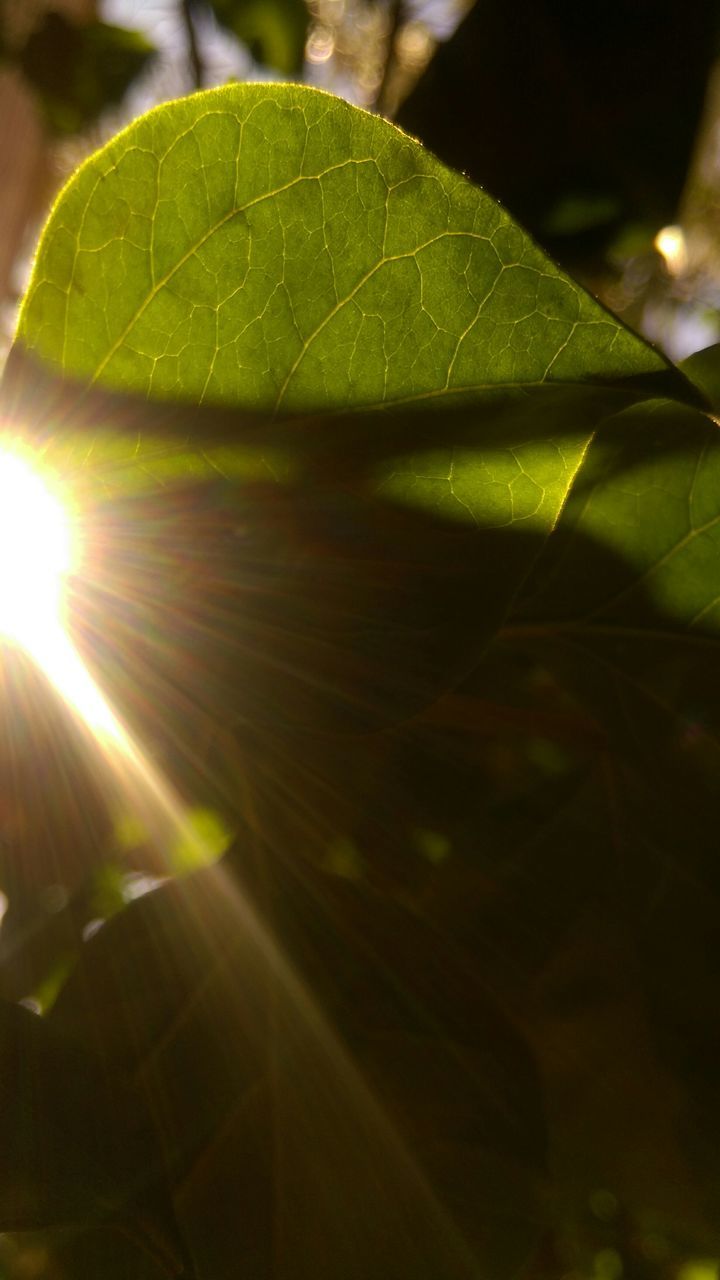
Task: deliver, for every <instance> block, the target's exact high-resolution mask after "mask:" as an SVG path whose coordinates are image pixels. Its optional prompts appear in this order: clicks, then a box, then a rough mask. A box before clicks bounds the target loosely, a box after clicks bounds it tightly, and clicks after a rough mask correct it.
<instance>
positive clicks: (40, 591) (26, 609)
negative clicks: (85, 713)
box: [0, 450, 73, 648]
mask: <svg viewBox="0 0 720 1280" xmlns="http://www.w3.org/2000/svg"><path fill="white" fill-rule="evenodd" d="M72 567H73V538H72V529H71V521H70V518H69V514H68V512H67V511H66V509H65V507H64V504H63V502H62V500H61V499H60V497H59V495H57V494H56V493H54V492H53V491H52V490H51V488H50V487H49V486H48V485H47V484H46V483H45V481H44V479H43V477H42V475H41V474H40V472H39V471H37V470H35V469H34V468H33V467H32V466H31V465H30V463H29V462H28V461H27V460H26V459H25V458H24V457H23V456H22V454H21V453H19V452H11V451H10V450H3V451H2V452H0V638H1V639H3V640H5V641H10V642H15V643H17V644H20V645H22V646H23V648H29V647H30V646H32V644H33V643H34V642H36V641H37V640H38V638H39V637H40V636H42V635H43V634H44V633H46V632H47V629H48V627H50V628H51V629H52V627H53V625H57V623H58V620H59V618H60V616H61V613H62V603H63V588H64V582H65V579H66V577H67V575H68V573H69V572H70V571H71V569H72Z"/></svg>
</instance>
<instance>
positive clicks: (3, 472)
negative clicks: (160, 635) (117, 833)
mask: <svg viewBox="0 0 720 1280" xmlns="http://www.w3.org/2000/svg"><path fill="white" fill-rule="evenodd" d="M75 528H76V521H75V520H74V518H73V510H72V504H71V503H70V502H69V501H68V499H67V498H66V497H64V495H63V494H62V493H61V490H60V487H59V486H58V485H57V484H56V483H53V481H52V479H51V478H50V477H46V476H45V475H44V474H43V472H42V470H41V468H40V467H39V466H38V465H37V462H36V460H35V459H34V458H32V457H31V455H29V454H28V453H27V452H26V451H23V449H22V448H21V447H20V446H17V447H11V448H5V449H3V450H2V451H0V643H4V644H6V645H13V646H17V647H19V648H21V649H23V650H24V651H25V652H26V653H27V654H28V656H29V657H30V658H31V659H32V660H33V662H35V663H36V665H37V666H38V667H39V668H40V670H41V671H42V672H43V673H44V674H45V676H46V678H47V679H48V680H49V682H50V683H51V685H52V686H53V687H54V689H55V690H56V692H57V693H58V694H59V695H60V697H61V698H62V699H63V701H64V702H65V703H66V705H67V706H68V707H69V708H70V710H71V711H72V712H73V714H74V715H75V716H76V717H77V718H78V720H79V721H80V723H81V724H82V726H83V727H84V729H85V730H86V731H87V732H88V733H89V734H90V735H91V738H92V742H93V744H94V746H95V747H97V748H99V749H100V751H101V753H102V756H103V758H104V760H105V763H106V765H107V767H108V770H109V772H110V774H111V775H112V778H113V781H114V783H115V785H116V787H117V789H118V791H119V793H120V795H121V797H122V798H123V800H124V801H125V802H129V803H130V804H131V805H132V807H133V808H134V809H135V810H136V812H137V813H138V816H139V817H141V819H142V822H143V824H144V826H145V829H146V830H147V831H148V832H149V834H150V835H151V836H152V837H153V838H154V840H155V841H156V842H157V844H158V845H159V847H160V849H163V848H164V849H168V848H170V847H172V846H173V845H174V844H175V843H176V842H177V839H178V836H179V835H181V836H182V838H183V840H184V841H185V842H188V841H193V840H198V837H197V836H195V835H194V833H193V829H192V824H190V823H189V822H188V820H187V816H186V813H185V810H184V807H183V805H182V804H181V802H180V801H179V799H178V798H177V797H176V796H175V795H174V793H173V791H172V788H171V787H170V786H169V785H168V784H167V783H166V782H165V780H164V779H163V778H162V775H161V774H160V773H159V771H158V770H156V769H155V767H154V766H153V764H152V762H151V761H150V760H149V759H148V758H147V756H146V755H145V754H144V753H143V752H142V751H141V750H140V748H139V747H138V746H137V744H136V743H135V742H134V741H133V739H132V737H131V735H130V733H129V732H128V730H127V729H126V728H125V726H124V725H123V724H122V722H121V720H120V719H119V717H118V716H117V715H116V713H115V711H114V710H113V708H112V706H111V704H110V702H109V701H108V699H107V698H106V697H105V695H104V694H103V692H102V691H101V689H100V688H99V686H98V684H97V683H96V681H95V680H94V678H93V676H92V674H91V672H90V671H89V669H88V667H87V666H86V664H85V662H84V661H83V658H82V656H81V655H80V653H79V652H78V650H77V648H76V647H75V645H74V644H73V642H72V640H71V638H70V635H69V633H68V630H67V627H66V625H65V614H66V599H65V595H66V584H67V579H68V578H69V576H70V574H71V573H73V572H76V571H77V570H78V566H79V563H80V560H81V548H80V547H79V546H78V545H77V539H76V537H75V535H74V530H75Z"/></svg>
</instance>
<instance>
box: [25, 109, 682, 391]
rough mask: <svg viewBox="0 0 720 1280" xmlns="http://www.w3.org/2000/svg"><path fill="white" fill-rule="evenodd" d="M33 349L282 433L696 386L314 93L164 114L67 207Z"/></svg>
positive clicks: (29, 339) (439, 175) (31, 302)
mask: <svg viewBox="0 0 720 1280" xmlns="http://www.w3.org/2000/svg"><path fill="white" fill-rule="evenodd" d="M18 337H19V340H20V341H21V342H22V343H23V344H24V345H25V347H26V348H27V349H28V350H30V351H32V352H34V353H35V354H36V355H37V356H39V357H40V358H42V359H43V360H46V361H48V362H50V363H51V364H52V365H54V366H55V367H56V368H57V369H58V370H61V371H62V372H65V373H68V374H73V375H75V376H77V377H81V378H84V379H90V380H93V381H95V380H100V381H102V382H103V383H105V384H106V385H110V386H115V387H120V388H124V389H126V390H132V391H137V392H140V393H143V394H149V395H152V396H160V397H162V396H165V397H168V396H169V397H174V398H176V399H185V400H190V401H192V402H193V403H196V404H197V403H202V402H205V401H207V402H210V403H213V404H222V403H225V404H232V405H234V406H237V407H240V406H243V407H247V408H253V409H267V410H271V411H273V412H275V413H278V412H280V411H282V412H301V411H308V410H311V411H318V410H322V409H348V408H353V409H356V408H359V407H370V406H387V405H397V404H399V403H401V402H403V403H407V402H413V403H423V402H429V401H432V402H436V401H439V402H446V403H450V402H451V401H452V400H453V398H456V397H458V396H461V397H462V398H463V399H464V400H465V401H466V402H467V401H468V400H474V399H478V400H482V399H483V397H485V396H487V395H490V396H492V395H493V393H494V394H495V396H497V392H498V390H499V389H501V388H504V387H508V386H511V387H516V388H519V387H528V388H530V387H536V386H538V385H541V386H555V385H567V384H568V383H582V384H585V385H587V384H598V383H599V384H601V385H606V384H608V383H612V382H613V381H615V382H617V381H618V380H619V381H621V382H624V381H626V380H628V379H635V380H645V381H650V382H652V381H653V380H659V382H660V383H667V386H668V389H669V390H671V391H672V389H673V388H675V390H676V392H677V393H678V394H682V382H681V380H680V379H679V378H678V376H677V375H673V374H672V373H671V372H670V368H669V366H668V365H667V363H666V361H665V360H664V359H663V358H662V357H661V356H660V355H659V354H657V353H656V352H654V351H652V350H651V349H650V348H649V347H648V346H647V345H646V344H645V343H644V342H642V341H641V340H640V339H639V338H637V337H636V336H635V335H633V334H631V333H630V332H629V331H628V330H627V329H625V328H624V327H623V325H622V324H620V322H619V321H617V320H616V319H614V317H612V316H611V315H610V314H609V313H608V312H606V311H605V310H604V309H603V308H602V307H600V306H599V304H598V303H596V302H594V301H593V299H592V298H590V297H589V296H588V294H586V293H585V292H584V291H583V290H582V289H581V288H580V287H579V286H578V285H576V284H574V283H573V282H572V281H571V280H570V279H568V277H566V276H564V275H563V274H562V273H561V272H559V271H558V270H557V269H556V268H555V267H554V266H553V265H552V263H550V262H549V261H548V259H547V258H546V257H545V256H544V255H543V254H542V253H541V252H540V250H539V249H537V247H536V246H535V245H534V244H533V243H532V241H531V240H530V239H529V237H528V236H527V235H525V234H524V233H523V232H522V231H521V230H520V228H519V227H517V226H516V225H515V224H514V223H513V222H512V220H511V219H510V217H509V216H508V215H507V214H506V213H504V212H503V210H502V209H500V208H499V206H498V205H497V204H496V203H495V202H494V201H493V200H492V199H491V198H490V196H488V195H486V194H485V193H483V192H482V191H479V190H478V189H477V188H475V187H473V186H471V185H470V183H468V182H466V181H465V180H464V179H463V178H461V177H460V176H459V175H458V174H454V173H452V172H451V171H450V170H448V169H445V168H444V167H443V166H442V165H440V164H439V163H438V162H437V161H436V160H434V159H433V158H432V156H430V155H428V154H427V153H426V152H424V151H423V150H422V149H421V147H420V146H419V145H418V144H417V143H415V142H413V141H412V140H411V139H409V138H407V137H405V136H404V135H403V134H402V133H400V132H399V131H398V130H397V129H395V128H394V127H393V126H392V125H390V124H388V123H387V122H385V121H384V120H380V119H377V118H374V117H372V116H370V115H368V114H366V113H365V112H362V111H360V110H358V109H357V108H353V107H351V106H348V105H347V104H346V103H343V102H341V101H339V100H337V99H334V98H331V97H329V96H327V95H326V94H323V93H320V92H318V91H317V90H313V89H307V88H303V87H300V86H296V85H295V86H291V85H273V86H265V85H242V86H240V85H233V86H229V87H227V88H224V89H218V90H213V91H211V92H209V93H205V94H198V95H196V96H193V97H190V98H187V99H184V100H182V101H179V102H175V103H171V104H169V105H167V106H164V107H161V108H159V109H157V110H155V111H153V112H151V113H150V114H149V115H147V116H145V117H144V118H143V119H141V120H139V121H138V122H136V123H135V124H133V125H131V126H130V128H129V129H127V130H125V132H124V133H122V134H120V135H119V136H118V137H117V138H116V139H114V140H113V141H112V142H111V143H109V144H108V146H106V147H104V148H103V149H102V150H101V151H99V152H98V153H97V154H96V155H94V156H93V157H91V159H90V160H89V161H88V162H87V163H86V164H85V165H84V166H83V167H82V168H81V169H80V170H79V172H78V173H77V174H76V175H75V177H74V178H73V179H72V180H71V182H70V183H69V184H68V186H67V187H66V188H65V191H64V192H63V193H62V194H61V196H60V198H59V199H58V201H57V204H56V205H55V208H54V210H53V213H52V215H51V217H50V220H49V222H48V224H47V227H46V229H45V232H44V235H43V237H42V240H41V243H40V247H39V250H38V255H37V259H36V262H35V267H34V271H33V275H32V279H31V281H30V285H29V288H28V292H27V295H26V298H25V302H24V304H23V308H22V312H21V316H20V322H19V328H18Z"/></svg>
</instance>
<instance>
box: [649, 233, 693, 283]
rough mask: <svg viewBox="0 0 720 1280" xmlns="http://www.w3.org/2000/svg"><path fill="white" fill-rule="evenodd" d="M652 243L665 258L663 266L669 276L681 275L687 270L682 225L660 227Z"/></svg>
mask: <svg viewBox="0 0 720 1280" xmlns="http://www.w3.org/2000/svg"><path fill="white" fill-rule="evenodd" d="M653 243H654V245H655V248H656V249H657V251H658V253H659V254H660V256H661V257H662V258H664V259H665V266H666V267H667V269H668V271H669V273H670V275H671V276H681V275H682V274H683V272H684V271H686V270H687V263H688V253H687V244H686V241H685V233H684V231H683V229H682V227H675V226H672V227H662V228H661V230H660V231H658V233H657V235H656V237H655V240H654V241H653Z"/></svg>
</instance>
